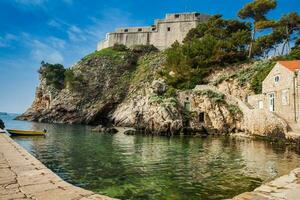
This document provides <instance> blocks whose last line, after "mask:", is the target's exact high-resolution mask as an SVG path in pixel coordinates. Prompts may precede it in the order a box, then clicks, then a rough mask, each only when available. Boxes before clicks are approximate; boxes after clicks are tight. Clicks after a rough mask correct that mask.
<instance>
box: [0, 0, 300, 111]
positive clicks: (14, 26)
mask: <svg viewBox="0 0 300 200" xmlns="http://www.w3.org/2000/svg"><path fill="white" fill-rule="evenodd" d="M248 2H250V0H151V1H149V0H148V1H147V0H0V111H6V112H14V113H21V112H23V111H25V110H26V109H27V108H28V107H29V106H30V105H31V103H32V100H33V98H34V93H35V89H36V87H37V86H38V73H37V70H38V68H39V64H40V62H41V61H42V60H44V61H47V62H51V63H62V64H63V65H65V66H66V67H69V66H71V65H72V64H74V63H75V62H76V61H78V60H79V59H80V58H81V57H83V56H84V55H86V54H88V53H90V52H92V51H95V49H96V45H97V42H98V41H99V40H101V39H103V38H104V37H105V33H106V32H109V31H112V30H114V29H115V28H116V27H119V26H137V25H151V24H152V23H153V20H154V19H156V18H163V17H164V15H165V13H173V12H185V11H197V12H201V13H207V14H216V13H221V14H223V16H224V17H225V18H237V17H236V13H237V11H238V10H239V9H240V8H242V7H243V5H244V4H245V3H248ZM291 11H296V12H298V13H300V1H299V0H278V8H277V9H276V10H274V11H272V12H271V13H270V15H269V17H270V18H274V19H277V18H279V17H280V16H281V15H283V14H284V13H287V12H291Z"/></svg>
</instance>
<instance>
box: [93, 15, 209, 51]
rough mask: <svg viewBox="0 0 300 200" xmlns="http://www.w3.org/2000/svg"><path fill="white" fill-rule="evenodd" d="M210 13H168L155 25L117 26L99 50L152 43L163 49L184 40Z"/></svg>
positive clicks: (99, 46)
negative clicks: (118, 45)
mask: <svg viewBox="0 0 300 200" xmlns="http://www.w3.org/2000/svg"><path fill="white" fill-rule="evenodd" d="M209 17H210V16H209V15H206V14H200V13H196V12H193V13H175V14H174V13H173V14H166V16H165V19H157V20H155V23H154V25H151V26H138V27H123V28H117V29H116V30H115V32H112V33H108V34H107V35H106V39H105V40H103V41H101V42H99V43H98V46H97V50H101V49H103V48H107V47H111V46H113V45H114V44H124V45H126V46H127V47H132V46H135V45H141V44H142V45H147V44H152V45H154V46H156V47H157V48H158V49H160V50H163V49H166V48H168V47H170V46H171V45H172V44H173V43H174V42H175V41H178V42H182V41H183V39H184V38H185V36H186V34H187V33H188V32H189V31H190V30H191V29H192V28H195V27H196V26H197V25H198V24H199V23H202V22H206V21H207V20H208V19H209Z"/></svg>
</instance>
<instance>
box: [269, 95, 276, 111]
mask: <svg viewBox="0 0 300 200" xmlns="http://www.w3.org/2000/svg"><path fill="white" fill-rule="evenodd" d="M269 111H270V112H274V111H275V93H274V92H272V93H270V94H269Z"/></svg>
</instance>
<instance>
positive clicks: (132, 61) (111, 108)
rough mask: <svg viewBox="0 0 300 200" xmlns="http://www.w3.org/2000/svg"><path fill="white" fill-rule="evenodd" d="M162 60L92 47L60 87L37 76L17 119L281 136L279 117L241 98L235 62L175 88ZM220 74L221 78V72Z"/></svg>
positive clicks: (156, 130) (244, 89)
mask: <svg viewBox="0 0 300 200" xmlns="http://www.w3.org/2000/svg"><path fill="white" fill-rule="evenodd" d="M165 59H166V56H165V54H164V53H163V52H152V53H147V54H146V55H144V56H143V55H135V54H134V52H133V51H130V50H124V49H121V50H120V49H119V50H113V49H106V50H102V51H99V52H95V53H93V54H91V55H89V56H87V57H85V58H83V59H82V60H81V61H80V62H78V63H77V64H75V65H74V66H73V67H72V68H71V69H70V71H68V73H69V77H68V78H67V79H66V78H65V82H64V83H63V87H60V88H55V87H53V86H52V85H49V84H47V80H46V78H45V76H42V75H41V77H40V81H41V83H40V86H39V87H38V88H37V91H36V98H35V100H34V102H33V104H32V106H31V108H29V109H28V110H27V111H26V112H25V113H24V114H23V115H21V116H19V117H18V119H22V120H31V121H39V122H56V123H82V124H95V125H99V124H101V125H108V124H112V125H115V126H124V127H134V128H135V129H136V130H137V132H144V133H151V134H161V135H174V134H180V133H182V132H183V133H185V134H198V133H202V134H219V133H222V134H224V133H230V132H238V131H244V132H248V133H250V134H255V135H261V136H271V137H273V136H276V137H278V138H283V137H285V135H284V133H285V125H284V124H283V123H282V122H281V121H280V119H278V118H277V117H276V116H274V115H272V114H269V113H265V112H263V111H257V110H253V109H251V108H249V107H248V106H247V105H246V104H245V103H243V101H242V100H241V99H244V98H246V95H247V93H250V91H249V90H250V89H249V86H248V85H247V84H246V85H241V84H240V82H239V81H238V80H237V79H235V78H234V77H235V76H236V75H232V74H236V73H235V71H234V67H233V68H232V69H231V68H230V69H229V71H228V72H227V71H226V70H225V71H224V70H223V71H219V72H218V71H217V72H215V73H212V74H215V76H212V77H211V78H210V79H211V80H210V81H209V84H208V85H202V86H197V87H196V88H195V89H194V90H187V91H178V90H177V91H176V90H174V88H171V87H169V86H168V85H167V84H166V82H165V80H164V79H163V78H162V76H161V75H160V72H161V71H162V69H163V67H164V63H165ZM247 67H249V66H244V68H245V70H247ZM237 69H238V68H237ZM245 70H244V71H245ZM244 71H243V73H245V72H244ZM70 74H71V75H72V76H70ZM222 74H223V75H224V76H226V79H224V80H223V79H222V77H220V76H221V75H222ZM242 77H244V74H243V76H242ZM241 80H244V78H242V79H241ZM48 82H49V81H48ZM213 84H214V85H216V86H212V85H213ZM99 131H100V132H103V131H104V129H103V128H101V129H99Z"/></svg>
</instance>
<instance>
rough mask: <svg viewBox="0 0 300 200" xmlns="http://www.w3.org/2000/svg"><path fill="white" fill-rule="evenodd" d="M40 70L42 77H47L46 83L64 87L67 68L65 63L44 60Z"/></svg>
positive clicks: (58, 87)
mask: <svg viewBox="0 0 300 200" xmlns="http://www.w3.org/2000/svg"><path fill="white" fill-rule="evenodd" d="M38 72H39V73H40V75H41V76H42V78H45V80H46V85H49V86H52V87H54V88H56V89H62V88H63V87H64V78H65V75H64V73H65V68H64V66H63V65H61V64H49V63H45V62H42V63H41V67H40V69H39V71H38Z"/></svg>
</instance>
